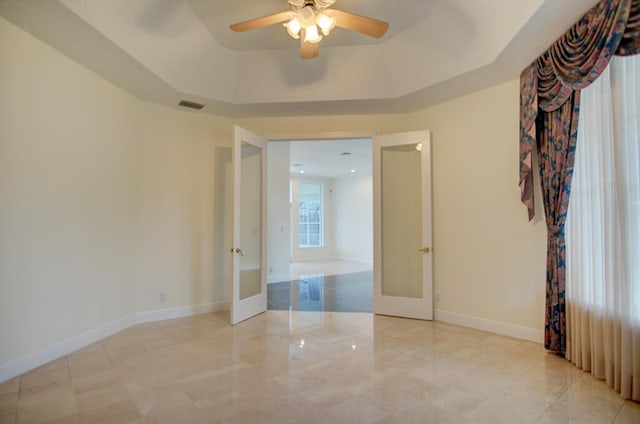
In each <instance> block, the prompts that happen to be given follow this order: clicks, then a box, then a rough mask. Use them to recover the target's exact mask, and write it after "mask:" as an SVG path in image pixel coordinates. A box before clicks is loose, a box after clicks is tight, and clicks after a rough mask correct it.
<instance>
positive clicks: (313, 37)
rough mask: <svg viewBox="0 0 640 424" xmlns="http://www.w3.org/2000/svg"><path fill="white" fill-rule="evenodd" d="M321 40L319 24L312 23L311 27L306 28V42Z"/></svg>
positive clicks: (312, 42)
mask: <svg viewBox="0 0 640 424" xmlns="http://www.w3.org/2000/svg"><path fill="white" fill-rule="evenodd" d="M320 41H322V35H320V33H319V32H318V27H317V26H315V25H311V26H310V27H308V28H306V30H305V32H304V42H305V43H311V44H316V43H319V42H320Z"/></svg>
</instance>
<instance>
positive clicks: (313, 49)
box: [300, 28, 319, 59]
mask: <svg viewBox="0 0 640 424" xmlns="http://www.w3.org/2000/svg"><path fill="white" fill-rule="evenodd" d="M302 32H303V34H300V58H301V59H313V58H314V57H317V56H318V48H319V44H318V43H305V42H304V28H303V29H302Z"/></svg>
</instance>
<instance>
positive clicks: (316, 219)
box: [267, 139, 373, 312]
mask: <svg viewBox="0 0 640 424" xmlns="http://www.w3.org/2000/svg"><path fill="white" fill-rule="evenodd" d="M371 151H372V145H371V140H370V139H356V140H354V139H351V140H349V139H342V140H307V141H299V140H298V141H273V142H270V143H269V163H268V170H267V174H268V182H267V197H268V199H269V201H268V207H267V214H268V221H269V225H268V226H269V228H268V230H267V249H268V250H267V263H268V273H267V283H268V285H267V290H268V301H267V307H268V308H269V309H275V310H289V309H293V310H303V311H304V310H315V311H335V312H373V304H372V302H373V199H372V190H373V182H372V157H371ZM287 158H288V164H286V165H287V166H285V162H287ZM287 176H288V177H289V179H288V180H287Z"/></svg>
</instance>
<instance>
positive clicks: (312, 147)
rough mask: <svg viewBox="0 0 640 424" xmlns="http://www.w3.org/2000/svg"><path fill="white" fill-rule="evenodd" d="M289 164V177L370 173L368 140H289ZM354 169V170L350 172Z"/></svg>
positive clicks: (333, 177)
mask: <svg viewBox="0 0 640 424" xmlns="http://www.w3.org/2000/svg"><path fill="white" fill-rule="evenodd" d="M286 143H290V144H289V158H290V159H289V164H290V172H291V175H292V176H295V177H300V176H301V173H300V171H304V174H302V175H303V177H304V178H314V177H318V178H328V179H341V178H348V177H361V176H370V175H371V166H372V164H371V162H372V157H371V151H372V149H371V139H345V140H312V141H292V142H286ZM351 170H354V171H355V172H351Z"/></svg>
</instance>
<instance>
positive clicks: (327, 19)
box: [316, 12, 336, 35]
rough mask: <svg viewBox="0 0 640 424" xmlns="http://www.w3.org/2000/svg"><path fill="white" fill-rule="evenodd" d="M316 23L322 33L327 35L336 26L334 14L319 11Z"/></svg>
mask: <svg viewBox="0 0 640 424" xmlns="http://www.w3.org/2000/svg"><path fill="white" fill-rule="evenodd" d="M316 25H318V27H320V30H321V31H322V33H323V34H324V35H329V33H330V32H331V30H332V29H334V28H335V27H336V18H335V16H327V15H325V14H324V13H322V12H320V13H318V14H317V15H316Z"/></svg>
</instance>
